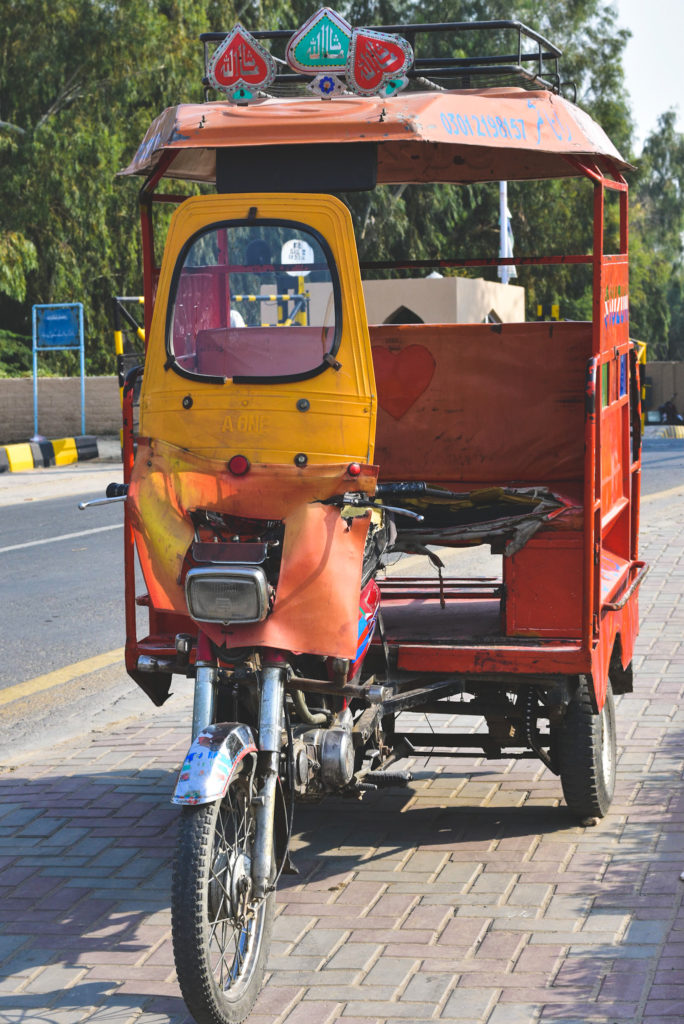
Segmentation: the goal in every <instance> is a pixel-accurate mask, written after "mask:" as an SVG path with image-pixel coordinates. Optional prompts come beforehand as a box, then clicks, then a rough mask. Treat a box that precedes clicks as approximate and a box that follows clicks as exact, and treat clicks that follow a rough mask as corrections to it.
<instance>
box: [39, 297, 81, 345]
mask: <svg viewBox="0 0 684 1024" xmlns="http://www.w3.org/2000/svg"><path fill="white" fill-rule="evenodd" d="M82 308H83V307H82V306H81V304H80V302H79V303H78V304H74V305H71V306H36V341H37V346H36V347H37V348H38V350H39V351H40V349H43V348H47V349H55V348H57V349H64V348H80V347H81V333H82V332H81V316H80V312H81V310H82Z"/></svg>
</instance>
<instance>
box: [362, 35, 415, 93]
mask: <svg viewBox="0 0 684 1024" xmlns="http://www.w3.org/2000/svg"><path fill="white" fill-rule="evenodd" d="M412 63H413V50H412V49H411V46H410V45H409V43H407V41H406V40H405V39H402V38H401V36H394V35H388V34H387V33H385V32H373V31H372V30H371V29H367V28H357V29H354V32H353V35H352V40H351V45H350V47H349V57H348V59H347V68H346V72H347V82H348V84H349V88H350V89H351V90H352V92H355V93H356V94H357V95H359V96H375V95H377V94H378V93H383V94H384V95H387V96H389V95H391V94H392V93H395V92H398V91H399V89H403V88H404V86H405V85H407V84H408V79H407V78H406V72H407V71H408V69H409V68H410V67H411V64H412Z"/></svg>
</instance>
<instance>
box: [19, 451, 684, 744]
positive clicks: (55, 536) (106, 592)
mask: <svg viewBox="0 0 684 1024" xmlns="http://www.w3.org/2000/svg"><path fill="white" fill-rule="evenodd" d="M643 467H644V468H643V484H642V494H643V495H644V496H648V495H653V494H656V493H659V492H661V491H664V490H668V489H671V488H673V487H677V486H679V485H681V484H684V443H682V441H680V440H664V439H647V440H646V441H645V443H644V460H643ZM120 478H121V467H120V465H116V464H112V465H88V464H85V465H84V466H78V467H73V468H66V467H65V468H62V469H59V470H42V471H40V470H37V471H34V472H32V473H26V474H15V475H13V476H10V475H9V474H8V475H7V476H6V477H4V478H3V479H2V481H1V483H0V607H2V629H1V630H0V699H1V695H2V691H3V689H5V688H8V687H14V686H16V685H17V684H21V683H24V682H26V681H30V680H33V679H35V678H36V677H37V676H43V675H45V674H47V673H52V672H55V671H56V670H59V669H62V668H64V667H66V666H72V665H73V664H74V663H77V662H81V661H83V660H84V659H87V658H90V657H91V656H93V655H100V654H105V653H108V652H112V651H116V650H117V649H119V648H121V647H123V644H124V639H125V637H124V620H123V554H122V528H121V524H122V522H123V509H122V506H121V505H120V504H117V505H112V506H104V507H101V508H94V509H88V510H86V511H83V512H81V511H79V510H78V502H79V501H82V500H87V499H88V498H95V497H101V496H102V495H103V493H104V488H105V487H106V484H107V483H108V482H109V481H110V480H117V479H120ZM682 500H684V495H683V496H682ZM448 561H449V563H450V564H449V571H451V572H459V571H460V572H464V573H465V572H475V573H478V574H483V575H490V574H493V573H496V572H498V571H499V569H498V566H497V564H496V560H493V559H492V558H491V556H489V554H488V552H487V551H485V549H482V548H480V549H475V550H472V551H466V552H456V553H450V556H449V559H448ZM412 568H413V569H414V571H419V572H420V573H421V574H422V573H423V572H424V571H425V566H424V561H423V560H422V559H421V560H420V564H419V565H418V564H417V565H416V566H415V567H410V566H409V565H406V561H404V562H402V565H401V571H402V572H403V571H409V572H410V571H411V569H412ZM141 625H142V626H143V628H144V624H143V623H141ZM175 685H176V687H178V685H181V686H182V685H183V684H182V682H181V683H180V684H179V683H175ZM140 702H141V703H140ZM148 707H149V708H151V705H149V702H148V701H147V698H146V697H144V696H141V695H139V693H138V691H137V688H136V687H135V686H134V685H133V683H132V682H131V681H130V680H129V679H128V677H127V676H126V674H125V672H124V671H123V669H122V667H121V665H120V664H118V665H113V666H111V667H108V668H106V669H104V670H102V671H99V672H94V673H90V674H89V675H87V676H82V675H81V676H80V677H79V676H78V673H76V678H74V679H73V680H69V681H67V682H66V683H64V684H63V685H59V686H54V687H51V688H50V689H47V690H45V691H43V692H41V693H38V694H35V695H33V696H31V697H30V698H25V699H21V700H17V701H12V702H11V703H6V704H4V706H3V705H1V704H0V745H2V744H3V742H4V743H9V742H12V743H13V745H16V744H17V743H18V742H22V743H25V744H28V745H29V746H30V745H33V746H35V742H32V737H34V736H35V733H36V730H38V731H39V732H40V733H41V735H43V734H44V735H45V736H49V735H52V734H53V733H56V734H59V735H60V737H61V735H62V733H63V730H64V729H66V730H67V731H69V730H70V729H71V730H73V729H76V728H78V729H81V728H82V726H83V721H84V718H85V719H87V720H88V721H92V719H93V716H95V718H97V716H98V715H99V716H100V717H101V719H102V720H103V721H105V720H106V719H107V716H108V715H109V716H111V715H115V716H116V715H119V716H121V715H125V714H128V713H137V712H138V711H139V710H140V709H141V708H148ZM10 737H11V739H10Z"/></svg>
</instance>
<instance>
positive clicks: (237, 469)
mask: <svg viewBox="0 0 684 1024" xmlns="http://www.w3.org/2000/svg"><path fill="white" fill-rule="evenodd" d="M228 469H229V470H230V472H231V473H232V474H233V476H244V475H245V473H248V472H249V459H248V458H247V456H246V455H234V456H233V458H232V459H231V460H230V462H229V463H228Z"/></svg>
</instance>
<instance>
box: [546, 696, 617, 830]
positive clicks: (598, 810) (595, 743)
mask: <svg viewBox="0 0 684 1024" xmlns="http://www.w3.org/2000/svg"><path fill="white" fill-rule="evenodd" d="M554 732H555V733H556V735H555V738H554V742H553V748H554V749H553V750H552V757H553V760H554V761H555V763H556V764H557V766H558V770H559V773H560V777H561V784H562V786H563V796H564V797H565V802H566V803H567V805H568V808H569V809H570V811H572V813H573V814H574V815H576V816H577V817H578V818H602V817H604V815H606V814H607V813H608V810H609V808H610V804H611V801H612V799H613V793H614V792H615V770H616V762H617V739H616V729H615V701H614V699H613V690H612V687H611V685H610V681H609V682H608V689H607V691H606V699H605V702H604V705H603V707H602V709H601V712H600V714H598V715H596V714H594V711H593V708H592V706H591V697H590V695H589V681H588V679H587V677H586V676H580V677H579V686H578V688H577V692H576V693H575V695H574V697H573V699H572V700H571V701H570V704H569V705H568V708H567V711H566V713H565V715H564V717H563V721H562V723H561V725H560V726H559V727H558V729H557V731H556V730H554Z"/></svg>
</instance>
